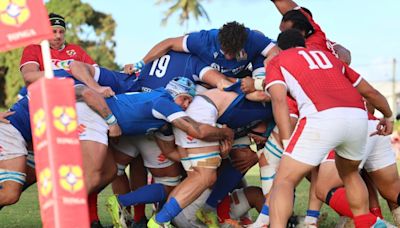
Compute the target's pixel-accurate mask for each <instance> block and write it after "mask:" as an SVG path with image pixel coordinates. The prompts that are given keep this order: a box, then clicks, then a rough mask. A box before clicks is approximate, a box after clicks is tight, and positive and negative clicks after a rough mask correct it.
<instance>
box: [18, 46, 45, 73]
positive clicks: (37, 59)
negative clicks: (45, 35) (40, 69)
mask: <svg viewBox="0 0 400 228" xmlns="http://www.w3.org/2000/svg"><path fill="white" fill-rule="evenodd" d="M41 53H42V51H41V49H40V46H39V45H36V44H32V45H29V46H27V47H26V48H24V51H23V52H22V56H21V61H20V65H19V69H21V67H22V66H24V65H25V64H28V63H35V64H37V65H38V66H40V64H41V62H42V61H41V55H42V54H41Z"/></svg>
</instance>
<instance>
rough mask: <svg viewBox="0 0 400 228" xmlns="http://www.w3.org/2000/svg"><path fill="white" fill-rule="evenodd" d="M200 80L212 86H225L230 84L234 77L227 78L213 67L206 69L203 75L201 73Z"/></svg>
mask: <svg viewBox="0 0 400 228" xmlns="http://www.w3.org/2000/svg"><path fill="white" fill-rule="evenodd" d="M201 81H203V82H205V83H207V84H208V85H210V86H212V87H213V88H219V89H222V88H225V87H228V86H230V85H232V84H233V83H234V82H235V81H236V79H234V78H229V77H226V76H225V75H223V74H222V73H220V72H219V71H217V70H215V69H209V70H207V71H206V72H205V73H204V75H201Z"/></svg>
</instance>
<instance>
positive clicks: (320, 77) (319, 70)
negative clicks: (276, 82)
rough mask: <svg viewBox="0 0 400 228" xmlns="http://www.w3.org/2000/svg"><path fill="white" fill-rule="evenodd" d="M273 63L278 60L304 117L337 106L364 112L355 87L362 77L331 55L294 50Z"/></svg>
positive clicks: (289, 88)
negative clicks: (359, 109)
mask: <svg viewBox="0 0 400 228" xmlns="http://www.w3.org/2000/svg"><path fill="white" fill-rule="evenodd" d="M273 61H279V65H280V66H281V67H280V69H279V70H280V71H281V73H282V75H283V77H284V79H285V81H286V84H287V85H288V90H289V92H290V94H291V95H292V97H293V98H294V99H296V101H297V103H298V106H299V109H300V114H301V115H302V116H304V115H305V114H307V113H312V112H316V111H322V110H326V109H329V108H335V107H354V108H361V109H364V105H363V102H362V98H361V95H360V94H359V93H358V91H357V90H356V89H355V88H354V86H356V85H357V84H358V83H359V82H360V80H361V77H360V75H359V74H357V73H356V72H355V71H353V70H351V69H350V68H349V67H348V66H345V65H344V64H343V63H342V62H341V61H340V60H338V59H337V58H336V57H335V56H333V55H332V54H331V53H329V52H324V51H319V50H313V49H308V48H291V49H288V50H286V51H284V52H283V53H281V55H280V56H279V57H278V58H276V59H275V60H273ZM271 62H272V61H271ZM267 70H268V68H267ZM267 77H268V72H267Z"/></svg>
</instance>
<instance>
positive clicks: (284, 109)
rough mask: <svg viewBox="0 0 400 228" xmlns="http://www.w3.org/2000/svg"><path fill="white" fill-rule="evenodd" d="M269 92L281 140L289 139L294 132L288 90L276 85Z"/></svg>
mask: <svg viewBox="0 0 400 228" xmlns="http://www.w3.org/2000/svg"><path fill="white" fill-rule="evenodd" d="M268 92H269V93H270V94H271V102H272V110H273V114H274V119H275V122H276V125H277V126H278V129H279V136H280V138H281V140H285V139H289V138H290V135H291V134H292V132H291V126H290V125H291V124H290V123H291V122H290V117H289V109H288V106H287V101H286V88H285V86H284V85H282V84H275V85H272V86H271V87H270V88H269V89H268Z"/></svg>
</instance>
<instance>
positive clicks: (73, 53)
mask: <svg viewBox="0 0 400 228" xmlns="http://www.w3.org/2000/svg"><path fill="white" fill-rule="evenodd" d="M67 55H68V56H69V57H72V56H74V55H76V51H75V50H74V49H71V50H67Z"/></svg>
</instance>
